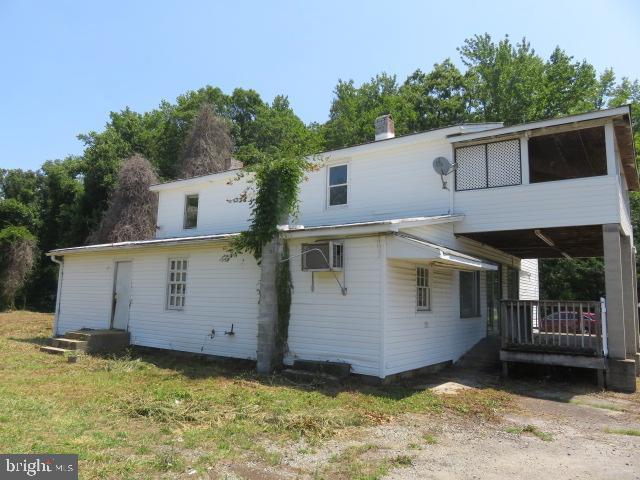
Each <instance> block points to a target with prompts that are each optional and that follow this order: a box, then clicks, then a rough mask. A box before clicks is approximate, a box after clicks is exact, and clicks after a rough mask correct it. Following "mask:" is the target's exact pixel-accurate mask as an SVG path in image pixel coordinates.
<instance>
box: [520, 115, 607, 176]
mask: <svg viewBox="0 0 640 480" xmlns="http://www.w3.org/2000/svg"><path fill="white" fill-rule="evenodd" d="M528 147H529V181H530V182H531V183H537V182H550V181H552V180H567V179H570V178H582V177H595V176H598V175H606V174H607V153H606V147H605V140H604V127H593V128H582V129H580V130H572V131H570V132H558V133H550V134H547V135H538V136H535V137H531V138H529V141H528Z"/></svg>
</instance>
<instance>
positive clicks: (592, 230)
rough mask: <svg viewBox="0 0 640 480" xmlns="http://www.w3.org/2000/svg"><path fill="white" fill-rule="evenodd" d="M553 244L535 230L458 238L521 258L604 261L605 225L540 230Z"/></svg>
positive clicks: (480, 234) (486, 233) (476, 233)
mask: <svg viewBox="0 0 640 480" xmlns="http://www.w3.org/2000/svg"><path fill="white" fill-rule="evenodd" d="M539 230H540V233H542V235H543V236H544V237H546V238H547V239H548V240H550V241H551V242H552V243H553V244H554V245H555V247H552V246H550V245H549V244H548V243H547V242H545V241H544V240H542V239H541V238H540V237H539V236H538V235H536V233H535V229H528V230H509V231H497V232H473V233H464V234H458V236H460V237H466V238H470V239H472V240H475V241H478V242H481V243H484V244H486V245H489V246H491V247H494V248H497V249H498V250H502V251H503V252H506V253H509V254H511V255H513V256H516V257H519V258H561V257H562V256H563V255H562V252H564V253H566V254H568V255H570V256H572V257H578V258H579V257H601V256H602V255H603V246H602V225H587V226H579V227H554V228H542V229H539Z"/></svg>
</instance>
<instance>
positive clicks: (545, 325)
mask: <svg viewBox="0 0 640 480" xmlns="http://www.w3.org/2000/svg"><path fill="white" fill-rule="evenodd" d="M599 323H600V322H599V318H598V316H597V315H596V314H595V313H592V312H583V313H582V321H581V320H580V312H555V313H551V314H549V315H547V316H545V317H543V318H542V319H540V322H539V324H538V328H539V330H540V331H541V332H547V333H567V332H568V333H574V334H576V333H586V334H589V335H591V334H592V333H597V332H598V330H599Z"/></svg>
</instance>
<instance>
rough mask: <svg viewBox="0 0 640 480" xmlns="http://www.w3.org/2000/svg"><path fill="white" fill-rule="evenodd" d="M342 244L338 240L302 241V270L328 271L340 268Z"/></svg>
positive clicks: (341, 265) (342, 261)
mask: <svg viewBox="0 0 640 480" xmlns="http://www.w3.org/2000/svg"><path fill="white" fill-rule="evenodd" d="M343 266H344V244H343V243H342V242H338V241H333V240H331V241H328V242H316V243H303V244H302V270H304V271H305V272H330V271H332V270H334V271H335V270H342V267H343Z"/></svg>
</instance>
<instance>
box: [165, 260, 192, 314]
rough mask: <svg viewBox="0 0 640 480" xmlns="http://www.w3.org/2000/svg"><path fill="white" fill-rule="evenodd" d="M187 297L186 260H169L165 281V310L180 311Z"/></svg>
mask: <svg viewBox="0 0 640 480" xmlns="http://www.w3.org/2000/svg"><path fill="white" fill-rule="evenodd" d="M186 296H187V260H186V259H184V258H171V259H170V260H169V277H168V279H167V309H168V310H182V309H183V308H184V304H185V299H186Z"/></svg>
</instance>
